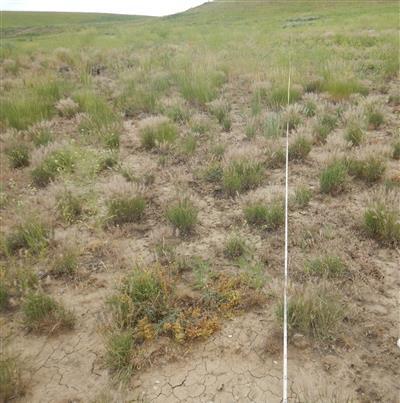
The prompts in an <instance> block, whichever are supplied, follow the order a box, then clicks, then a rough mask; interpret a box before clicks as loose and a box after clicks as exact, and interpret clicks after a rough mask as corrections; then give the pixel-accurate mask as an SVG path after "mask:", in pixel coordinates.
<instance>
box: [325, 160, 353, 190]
mask: <svg viewBox="0 0 400 403" xmlns="http://www.w3.org/2000/svg"><path fill="white" fill-rule="evenodd" d="M319 182H320V190H321V193H329V194H331V195H336V194H338V193H341V192H343V191H344V189H345V185H346V182H347V168H346V165H345V164H344V163H343V162H342V161H339V160H337V161H334V162H333V163H331V164H330V165H328V166H327V167H326V168H325V169H324V170H323V171H322V173H321V175H320V178H319Z"/></svg>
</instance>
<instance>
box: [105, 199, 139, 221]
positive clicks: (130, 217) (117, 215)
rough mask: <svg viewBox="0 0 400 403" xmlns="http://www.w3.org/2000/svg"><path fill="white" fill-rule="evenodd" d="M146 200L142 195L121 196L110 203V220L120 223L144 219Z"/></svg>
mask: <svg viewBox="0 0 400 403" xmlns="http://www.w3.org/2000/svg"><path fill="white" fill-rule="evenodd" d="M145 208H146V200H145V199H144V198H143V197H142V196H136V197H130V198H128V197H126V198H124V197H119V198H115V199H112V200H110V201H109V203H108V222H110V223H111V224H114V225H120V224H125V223H130V222H139V221H141V220H142V219H143V216H144V210H145Z"/></svg>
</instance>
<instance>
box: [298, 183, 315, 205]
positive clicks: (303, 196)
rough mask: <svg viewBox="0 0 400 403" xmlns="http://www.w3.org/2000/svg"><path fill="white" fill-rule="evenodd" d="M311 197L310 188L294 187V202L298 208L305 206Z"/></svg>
mask: <svg viewBox="0 0 400 403" xmlns="http://www.w3.org/2000/svg"><path fill="white" fill-rule="evenodd" d="M311 198H312V192H311V190H310V189H309V188H308V187H306V186H300V187H298V188H296V190H295V193H294V202H295V203H296V205H297V206H298V207H300V208H304V207H307V206H308V204H309V203H310V200H311Z"/></svg>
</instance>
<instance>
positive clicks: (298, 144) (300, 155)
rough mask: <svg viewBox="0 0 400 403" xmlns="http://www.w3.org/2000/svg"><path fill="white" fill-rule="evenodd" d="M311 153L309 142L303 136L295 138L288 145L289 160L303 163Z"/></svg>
mask: <svg viewBox="0 0 400 403" xmlns="http://www.w3.org/2000/svg"><path fill="white" fill-rule="evenodd" d="M310 151H311V142H310V141H309V140H308V139H307V138H306V137H304V136H297V137H296V139H295V140H294V141H293V142H292V143H291V144H290V145H289V159H290V160H295V161H303V160H305V159H306V158H307V156H308V154H309V153H310Z"/></svg>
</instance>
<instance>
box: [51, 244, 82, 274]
mask: <svg viewBox="0 0 400 403" xmlns="http://www.w3.org/2000/svg"><path fill="white" fill-rule="evenodd" d="M77 269H78V254H77V251H76V250H75V249H72V248H64V249H63V250H61V252H60V254H59V255H58V256H57V257H56V259H55V261H54V264H53V267H52V269H51V272H52V274H53V275H54V276H56V277H73V276H74V275H75V274H76V272H77Z"/></svg>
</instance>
